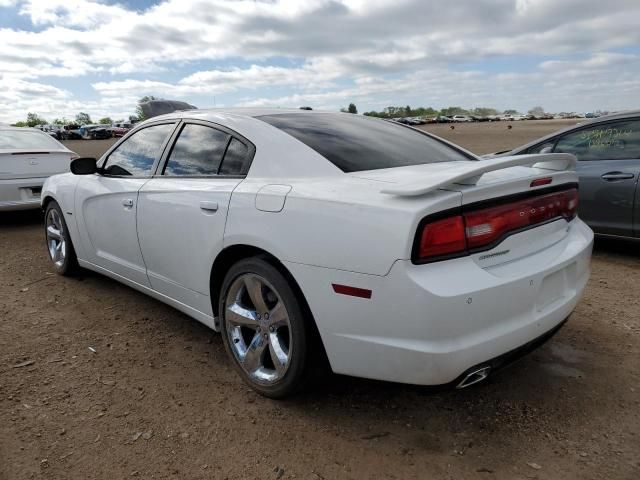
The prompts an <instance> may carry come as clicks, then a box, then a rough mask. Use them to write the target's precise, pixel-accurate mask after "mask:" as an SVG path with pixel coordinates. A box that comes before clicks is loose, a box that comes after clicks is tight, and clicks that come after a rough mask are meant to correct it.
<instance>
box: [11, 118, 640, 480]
mask: <svg viewBox="0 0 640 480" xmlns="http://www.w3.org/2000/svg"><path fill="white" fill-rule="evenodd" d="M513 126H514V128H513V129H512V130H510V131H507V130H506V125H505V124H503V123H496V124H489V125H487V124H473V125H460V126H456V128H455V130H450V129H449V128H448V126H447V125H435V126H429V127H427V128H428V129H429V130H432V131H435V132H437V133H439V134H442V135H443V136H446V137H447V138H449V139H452V140H454V141H456V142H458V143H460V144H461V145H463V146H465V147H467V148H470V149H472V150H474V151H476V152H479V153H486V152H489V151H495V150H500V149H504V148H507V147H510V146H515V145H518V144H520V143H523V142H525V141H527V140H529V139H532V138H535V137H537V136H539V135H542V134H543V133H546V131H548V130H549V129H554V128H558V127H559V126H560V125H559V123H558V122H517V123H514V125H513ZM69 143H73V145H71V148H74V149H76V151H78V153H80V154H82V155H95V156H98V155H99V154H100V153H101V151H104V149H105V148H106V145H107V143H108V142H107V141H86V142H69ZM41 221H42V219H41V216H40V214H39V213H26V214H25V213H21V214H4V215H0V249H1V251H2V255H1V256H0V317H1V318H2V321H1V322H0V425H1V427H0V480H14V479H23V478H44V479H72V478H73V479H76V478H77V479H92V478H100V479H102V478H109V479H122V478H144V479H148V478H156V479H158V478H176V479H205V478H207V479H214V478H215V479H223V478H228V479H244V478H258V479H280V478H283V479H289V478H296V479H315V480H318V479H342V478H347V479H360V478H380V479H393V478H395V479H411V478H416V479H417V478H420V479H427V478H428V479H471V478H474V479H475V478H480V479H526V478H538V479H628V480H631V479H638V478H640V315H639V313H640V256H639V255H638V253H637V252H638V249H637V246H636V245H635V244H631V243H626V242H620V241H598V242H597V244H596V248H595V252H594V260H593V274H592V278H591V281H590V283H589V286H588V289H587V293H586V296H585V298H584V299H583V301H582V302H581V303H580V304H579V306H578V308H577V310H576V311H575V313H574V314H573V315H572V316H571V319H570V321H569V323H568V324H567V325H566V326H565V327H564V328H563V330H561V331H560V333H559V334H558V335H557V336H556V337H555V338H554V339H553V340H552V341H551V342H550V343H548V344H547V345H545V346H544V347H543V348H541V349H540V350H538V351H536V352H535V353H533V354H531V355H530V356H528V357H526V358H524V359H523V360H521V361H520V362H518V363H517V364H514V365H513V366H512V367H511V368H509V369H506V370H504V371H502V372H499V373H497V374H496V375H495V376H494V377H492V378H491V380H490V381H489V382H487V383H486V384H483V385H479V386H477V387H474V388H470V389H466V390H463V391H447V392H439V393H434V392H431V391H428V390H425V389H421V388H416V387H410V386H402V385H393V384H388V383H379V382H370V381H364V380H357V379H352V378H346V377H338V376H333V377H330V378H329V379H328V380H325V381H324V382H322V383H319V384H318V385H317V386H316V387H315V388H314V389H313V390H312V391H310V392H307V393H305V394H302V395H300V396H298V397H296V398H294V399H292V400H289V401H284V402H282V401H281V402H277V401H271V400H266V399H264V398H261V397H259V396H257V395H256V394H254V393H252V392H251V391H250V390H248V389H247V388H246V387H245V386H244V385H243V384H242V383H241V382H240V380H239V378H238V377H237V376H236V374H235V373H234V372H233V370H232V368H231V365H230V363H229V361H228V360H227V357H226V355H225V353H224V349H223V346H222V343H221V340H220V337H219V336H218V335H216V334H214V333H212V332H210V331H209V330H207V329H206V328H205V327H204V326H202V325H200V324H199V323H197V322H196V321H194V320H191V319H189V318H188V317H186V316H185V315H183V314H181V313H179V312H177V311H175V310H173V309H171V308H170V307H167V306H165V305H163V304H161V303H159V302H157V301H155V300H152V299H150V298H148V297H146V296H144V295H142V294H140V293H137V292H135V291H133V290H131V289H129V288H127V287H124V286H122V285H120V284H118V283H116V282H114V281H111V280H109V279H107V278H105V277H102V276H99V275H96V274H91V273H86V274H84V275H83V276H82V277H80V278H76V279H68V278H62V277H58V276H56V275H54V274H52V269H51V267H50V265H49V262H48V259H47V256H46V252H45V249H44V243H43V232H42V227H41ZM93 350H95V353H94V351H93Z"/></svg>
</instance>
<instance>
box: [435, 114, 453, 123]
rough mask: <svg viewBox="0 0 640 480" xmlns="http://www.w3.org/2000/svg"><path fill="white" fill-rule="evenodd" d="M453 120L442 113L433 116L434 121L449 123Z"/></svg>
mask: <svg viewBox="0 0 640 480" xmlns="http://www.w3.org/2000/svg"><path fill="white" fill-rule="evenodd" d="M451 122H453V120H452V119H451V118H450V117H446V116H444V115H438V116H437V117H436V118H435V123H451Z"/></svg>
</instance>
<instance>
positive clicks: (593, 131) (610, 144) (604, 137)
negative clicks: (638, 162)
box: [553, 120, 640, 161]
mask: <svg viewBox="0 0 640 480" xmlns="http://www.w3.org/2000/svg"><path fill="white" fill-rule="evenodd" d="M553 151H554V152H556V153H572V154H574V155H575V156H576V157H578V160H582V161H589V160H626V159H639V158H640V120H632V121H624V122H616V123H607V124H601V125H594V126H592V127H589V128H583V129H581V130H578V131H576V132H571V133H568V134H566V135H564V136H562V137H560V139H559V140H558V142H557V143H556V146H555V149H554V150H553Z"/></svg>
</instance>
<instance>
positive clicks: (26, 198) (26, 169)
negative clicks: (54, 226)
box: [0, 126, 78, 211]
mask: <svg viewBox="0 0 640 480" xmlns="http://www.w3.org/2000/svg"><path fill="white" fill-rule="evenodd" d="M77 157H78V156H77V155H76V154H75V153H73V152H72V151H71V150H69V149H68V148H67V147H65V146H64V145H62V144H61V143H60V142H58V141H57V140H56V139H54V138H53V137H51V136H50V135H49V134H47V133H46V132H43V131H41V130H37V129H35V128H18V127H3V126H0V211H4V210H25V209H30V208H38V207H39V206H40V192H41V190H42V184H43V183H44V181H45V180H46V178H47V177H48V176H50V175H54V174H56V173H63V172H68V171H69V164H70V163H71V160H72V159H74V158H77Z"/></svg>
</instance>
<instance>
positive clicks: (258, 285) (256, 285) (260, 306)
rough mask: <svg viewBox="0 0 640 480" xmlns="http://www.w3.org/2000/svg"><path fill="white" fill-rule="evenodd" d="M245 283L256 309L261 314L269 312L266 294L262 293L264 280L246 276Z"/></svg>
mask: <svg viewBox="0 0 640 480" xmlns="http://www.w3.org/2000/svg"><path fill="white" fill-rule="evenodd" d="M244 285H245V287H246V289H247V293H248V294H249V298H251V303H253V306H254V308H255V309H256V311H257V312H258V313H260V314H264V313H266V312H268V311H269V309H268V308H267V304H266V303H265V301H264V296H263V295H262V282H261V281H260V280H259V279H258V278H257V277H254V276H246V277H245V279H244Z"/></svg>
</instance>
